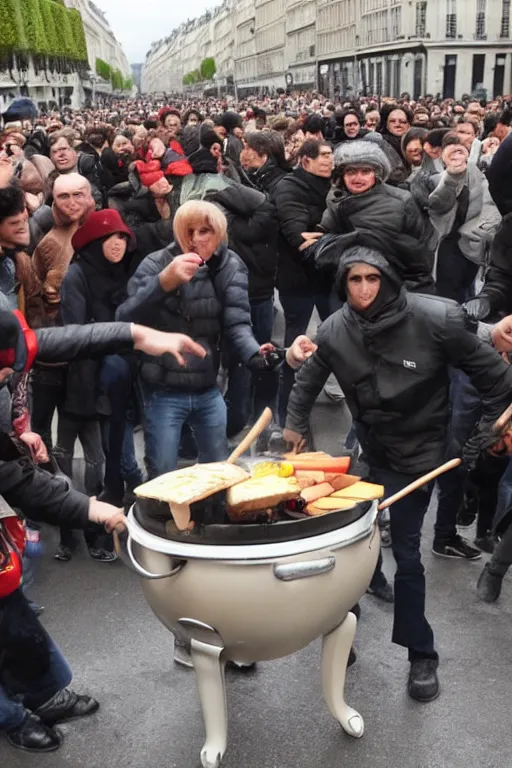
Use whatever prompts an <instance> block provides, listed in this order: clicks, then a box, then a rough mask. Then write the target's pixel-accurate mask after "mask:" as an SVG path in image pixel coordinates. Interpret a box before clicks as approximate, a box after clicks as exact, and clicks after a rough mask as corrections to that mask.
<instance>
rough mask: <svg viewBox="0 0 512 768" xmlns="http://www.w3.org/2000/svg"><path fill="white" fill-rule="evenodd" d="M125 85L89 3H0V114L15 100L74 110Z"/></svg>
mask: <svg viewBox="0 0 512 768" xmlns="http://www.w3.org/2000/svg"><path fill="white" fill-rule="evenodd" d="M98 60H99V61H101V62H104V63H105V64H107V65H108V67H109V71H108V77H107V78H106V79H104V78H103V77H101V76H100V75H98V74H97V69H98V66H97V62H98ZM131 85H132V81H131V71H130V66H129V64H128V61H127V59H126V56H125V55H124V52H123V50H122V47H121V45H120V44H119V43H118V41H117V40H116V38H115V37H114V34H113V32H112V30H111V28H110V26H109V24H108V22H107V20H106V18H105V16H104V14H103V13H102V11H101V9H100V8H98V7H97V6H96V5H95V4H94V3H93V2H92V0H0V110H1V109H4V108H5V107H6V106H7V105H8V104H9V103H10V102H11V101H12V99H13V98H14V97H15V96H30V97H31V98H32V99H34V101H36V102H37V103H38V104H39V105H40V106H43V105H45V106H47V107H49V106H53V105H57V106H65V105H69V106H71V107H73V108H77V107H79V106H81V105H82V104H84V103H85V102H86V101H87V100H91V99H92V98H94V97H96V95H100V94H107V93H111V92H112V91H117V90H122V89H125V88H127V89H131Z"/></svg>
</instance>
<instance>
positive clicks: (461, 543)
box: [432, 535, 482, 560]
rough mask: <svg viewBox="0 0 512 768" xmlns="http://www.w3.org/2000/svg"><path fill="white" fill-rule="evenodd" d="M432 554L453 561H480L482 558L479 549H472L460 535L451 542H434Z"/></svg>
mask: <svg viewBox="0 0 512 768" xmlns="http://www.w3.org/2000/svg"><path fill="white" fill-rule="evenodd" d="M432 552H433V554H434V555H436V557H447V558H449V559H451V560H480V558H481V557H482V553H481V552H480V550H479V549H476V547H472V546H471V545H470V544H468V542H467V541H466V540H465V539H463V538H462V536H459V535H456V536H454V537H453V538H452V539H450V540H449V541H444V542H443V541H441V542H436V541H434V546H433V547H432Z"/></svg>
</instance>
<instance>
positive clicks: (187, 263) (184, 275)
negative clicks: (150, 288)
mask: <svg viewBox="0 0 512 768" xmlns="http://www.w3.org/2000/svg"><path fill="white" fill-rule="evenodd" d="M203 264H204V262H203V260H202V258H201V257H200V256H198V255H197V253H184V254H183V255H182V256H176V258H175V259H173V260H172V261H171V263H170V264H168V265H167V266H166V267H165V269H163V270H162V271H161V272H160V275H159V280H160V285H161V286H162V288H163V289H164V291H166V292H170V291H175V290H176V288H179V286H180V285H183V283H189V282H190V281H191V280H192V278H193V277H194V276H195V274H196V272H197V270H198V269H199V268H200V267H202V265H203Z"/></svg>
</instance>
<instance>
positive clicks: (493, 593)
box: [476, 563, 503, 603]
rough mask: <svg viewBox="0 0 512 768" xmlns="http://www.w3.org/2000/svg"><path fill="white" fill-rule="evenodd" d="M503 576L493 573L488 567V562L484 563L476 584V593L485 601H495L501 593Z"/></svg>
mask: <svg viewBox="0 0 512 768" xmlns="http://www.w3.org/2000/svg"><path fill="white" fill-rule="evenodd" d="M502 581H503V576H500V575H499V574H498V573H493V572H492V571H491V570H490V569H489V563H487V564H486V565H485V568H484V569H483V571H482V573H481V574H480V576H479V579H478V581H477V585H476V593H477V595H478V597H479V598H480V599H481V600H484V602H486V603H495V602H496V600H497V599H498V597H499V596H500V593H501V583H502Z"/></svg>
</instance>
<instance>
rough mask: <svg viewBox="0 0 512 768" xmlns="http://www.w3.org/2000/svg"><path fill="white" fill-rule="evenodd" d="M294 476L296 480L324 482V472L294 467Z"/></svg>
mask: <svg viewBox="0 0 512 768" xmlns="http://www.w3.org/2000/svg"><path fill="white" fill-rule="evenodd" d="M295 477H296V478H297V480H299V481H300V480H312V481H313V483H325V480H326V478H325V472H318V471H316V472H315V471H311V470H307V469H296V470H295Z"/></svg>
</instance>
